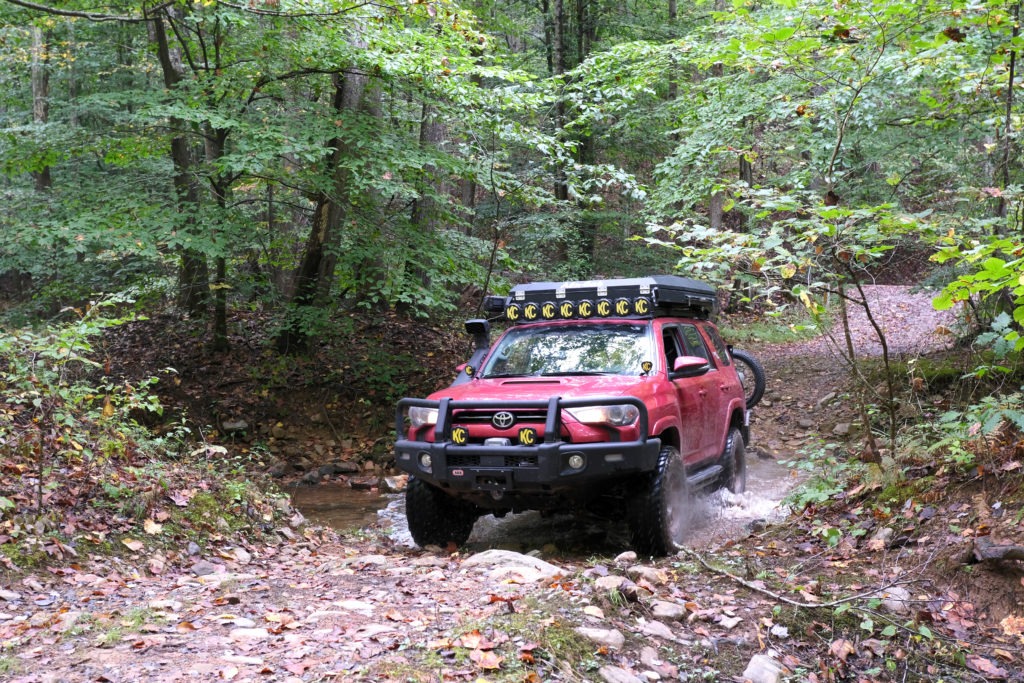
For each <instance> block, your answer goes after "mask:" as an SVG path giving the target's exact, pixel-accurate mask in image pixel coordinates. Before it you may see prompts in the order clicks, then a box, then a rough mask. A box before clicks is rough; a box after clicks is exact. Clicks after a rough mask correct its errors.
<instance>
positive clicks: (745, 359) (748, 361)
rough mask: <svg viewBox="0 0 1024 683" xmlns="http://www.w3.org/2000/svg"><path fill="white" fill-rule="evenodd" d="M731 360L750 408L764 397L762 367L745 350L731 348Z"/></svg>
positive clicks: (764, 383) (765, 380) (764, 380)
mask: <svg viewBox="0 0 1024 683" xmlns="http://www.w3.org/2000/svg"><path fill="white" fill-rule="evenodd" d="M732 360H733V362H734V363H735V365H736V373H737V374H738V375H739V376H740V382H742V383H743V395H744V397H746V401H747V409H748V410H749V409H751V408H753V407H754V406H756V405H757V404H758V403H760V402H761V399H762V398H763V397H764V389H765V385H766V383H767V381H768V380H767V377H766V376H765V374H764V367H762V366H761V363H760V361H758V360H757V359H756V358H754V357H753V356H752V355H750V354H749V353H747V352H746V351H739V350H737V349H733V350H732Z"/></svg>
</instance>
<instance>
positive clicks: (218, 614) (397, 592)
mask: <svg viewBox="0 0 1024 683" xmlns="http://www.w3.org/2000/svg"><path fill="white" fill-rule="evenodd" d="M868 293H869V297H871V299H872V301H873V302H875V305H874V306H873V310H874V311H875V313H876V314H877V316H878V318H879V320H880V321H881V324H882V325H883V327H884V328H885V329H886V331H887V334H888V337H889V341H890V349H891V350H893V351H894V352H898V353H922V352H925V351H928V350H931V349H934V348H939V347H941V346H942V345H943V344H944V343H945V342H946V337H944V336H941V335H938V336H936V335H935V333H934V332H935V330H936V328H939V327H941V326H946V327H948V326H949V325H950V324H951V318H950V316H948V315H945V314H936V313H935V312H934V311H933V310H932V309H931V306H930V303H928V301H927V297H926V296H925V295H917V294H910V293H908V291H907V289H906V288H892V287H872V288H870V289H869V290H868ZM869 327H870V326H869V325H868V323H867V321H866V319H864V318H863V316H861V317H859V318H854V329H855V333H854V337H855V339H856V344H857V347H858V349H859V350H860V351H861V352H862V353H872V352H875V351H877V348H878V347H877V341H873V340H872V335H871V333H870V329H869ZM749 350H751V351H753V352H754V353H756V354H757V355H758V356H759V357H760V358H761V359H762V360H763V362H764V365H765V367H766V370H767V373H768V377H769V393H768V394H767V396H766V398H765V400H764V402H763V403H762V405H761V406H759V407H758V408H757V410H756V411H755V420H754V424H753V432H754V439H755V440H756V446H755V450H756V452H757V453H758V454H759V455H761V456H762V458H763V459H764V460H765V461H769V462H773V459H777V458H783V457H792V456H793V454H794V453H795V452H796V451H797V450H798V449H799V448H800V447H801V446H802V445H803V444H806V443H807V442H809V441H810V440H811V439H813V438H814V437H815V434H816V433H817V431H818V430H820V429H831V428H833V427H832V424H833V422H834V421H835V420H836V419H837V413H836V411H835V409H834V408H832V407H830V406H829V405H828V404H827V403H825V402H823V399H824V398H826V397H827V396H828V394H830V393H832V392H835V391H837V387H839V386H840V384H841V382H842V380H843V378H844V372H843V370H842V369H841V367H840V364H839V363H837V362H836V360H835V359H834V357H833V356H832V354H831V353H829V352H828V342H826V341H821V340H818V341H814V342H806V343H802V344H794V345H789V346H786V347H768V346H764V347H756V346H755V347H751V348H750V349H749ZM797 522H798V521H797ZM797 522H794V528H796V527H797V526H798V524H797ZM794 533H798V532H794ZM580 534H581V535H580V536H579V537H578V540H579V541H586V540H587V538H586V536H585V534H586V532H585V531H581V532H580ZM803 538H804V540H803V541H801V542H797V540H789V541H780V542H776V541H774V540H771V539H770V538H762V537H759V536H757V535H752V534H751V531H750V529H749V528H748V527H746V526H737V528H735V529H733V530H731V531H730V532H729V534H728V535H727V537H725V538H719V537H715V538H710V539H706V540H705V541H703V542H702V543H701V546H700V548H701V549H700V552H702V553H704V552H708V551H712V552H716V553H720V557H721V558H722V561H723V562H727V563H730V564H729V565H728V566H730V567H731V568H732V569H733V571H735V572H737V573H739V574H742V575H744V576H746V577H747V579H750V580H752V581H753V580H754V579H755V577H759V576H763V575H764V572H768V574H770V575H771V576H772V577H773V578H776V579H778V580H780V581H781V580H786V581H789V580H790V579H792V580H793V581H797V580H798V583H793V584H792V586H791V587H790V588H789V589H788V590H791V591H793V592H792V595H794V596H795V597H796V598H797V599H798V600H800V601H808V602H812V601H814V600H816V599H817V598H816V597H815V595H814V593H815V591H821V590H822V589H823V586H822V585H820V581H819V579H813V580H812V578H811V577H809V576H807V573H809V572H810V571H812V568H814V567H818V569H815V570H814V571H820V572H821V574H820V576H821V580H822V581H823V580H824V577H827V576H830V575H832V574H835V572H836V571H847V570H846V569H835V567H846V566H848V565H849V563H850V557H851V556H850V554H849V553H852V552H853V551H852V550H850V549H849V548H847V549H844V548H841V547H840V548H837V549H832V550H830V549H828V548H826V547H824V546H823V545H821V543H820V542H821V539H818V538H815V537H812V536H811V535H807V536H805V537H803ZM537 540H538V538H536V537H531V538H529V539H528V541H529V544H533V548H532V549H533V550H535V551H539V550H541V547H540V546H539V545H536V542H537ZM599 540H600V541H601V542H605V541H607V537H601V538H600V539H599ZM745 542H746V543H747V545H750V548H749V549H747V550H744V545H743V544H744V543H745ZM471 545H472V542H471ZM485 545H487V544H485V543H480V542H477V544H476V545H473V546H472V547H471V548H470V550H471V551H472V552H474V553H475V552H478V551H482V550H484V549H485ZM581 548H582V549H577V550H573V551H571V552H568V553H567V552H565V551H564V550H562V551H560V552H558V553H556V554H553V555H552V554H549V553H544V552H541V553H540V554H542V555H544V556H545V558H546V559H548V560H550V561H551V562H552V563H553V565H554V566H555V568H556V570H557V573H556V574H554V575H543V574H542V573H540V572H541V570H540V569H537V568H535V567H534V568H530V567H527V568H523V567H521V566H519V567H518V568H516V567H517V566H516V565H514V564H513V565H510V564H509V561H508V560H497V561H494V562H490V563H485V564H484V565H483V566H470V565H471V563H470V562H468V561H467V559H468V558H467V556H466V555H463V554H459V553H448V552H440V551H438V550H434V551H433V552H430V551H424V550H420V549H413V548H409V547H405V546H403V545H400V544H397V545H396V544H395V543H394V542H393V541H392V540H390V539H389V538H388V537H387V536H386V535H381V534H378V533H375V532H374V531H373V530H368V531H365V532H360V533H358V534H354V535H347V536H343V537H340V538H339V537H338V536H336V535H335V534H334V533H333V532H330V531H327V530H309V529H307V530H305V531H303V530H301V529H295V530H293V529H279V530H276V531H275V532H274V534H273V535H272V536H271V537H270V538H268V540H267V541H266V542H262V543H254V544H250V545H246V546H244V547H225V546H223V545H221V546H217V545H216V544H214V545H211V546H210V547H209V548H208V549H207V550H206V551H205V552H203V553H201V554H197V555H194V556H188V555H187V554H186V553H185V552H184V551H183V552H182V555H181V558H180V562H179V563H178V564H176V565H172V566H169V567H167V568H166V570H164V571H163V572H162V573H160V574H153V573H152V571H151V567H152V565H151V564H149V563H148V559H149V553H148V551H147V550H145V549H142V550H139V551H138V552H137V554H136V556H134V557H130V558H127V559H123V560H122V559H112V558H109V557H82V558H80V560H79V562H78V563H76V564H74V565H71V566H68V567H66V568H63V569H52V570H47V571H40V572H36V573H34V574H30V575H28V576H24V577H19V578H18V579H17V581H15V582H12V583H10V584H9V585H3V586H0V678H4V679H7V680H11V681H13V682H16V683H42V682H47V683H49V682H54V683H56V682H58V681H60V682H64V681H68V682H78V681H81V682H83V683H84V682H86V681H88V682H97V681H109V682H118V681H133V680H146V681H161V682H162V681H208V680H234V681H268V682H269V681H287V682H289V683H298V682H299V681H385V680H395V681H398V680H416V681H442V680H444V681H452V680H454V681H473V680H486V681H510V682H511V681H516V682H517V683H518V682H521V681H541V680H551V681H629V682H631V683H635V682H636V681H640V680H656V679H657V678H659V677H660V678H661V679H662V680H665V679H670V680H671V679H675V680H678V679H680V677H681V676H684V675H685V676H696V677H698V678H699V679H701V680H742V676H743V673H744V670H745V668H746V667H747V665H748V662H750V661H751V658H752V657H753V656H755V655H758V654H763V655H771V656H772V658H773V661H776V662H779V663H780V665H781V666H785V667H786V668H787V670H788V671H790V672H800V671H802V672H804V677H803V678H802V680H819V679H817V678H812V677H811V674H814V672H816V671H821V670H823V669H824V668H829V667H832V668H831V670H832V671H833V672H839V673H840V674H841V675H840V676H839V677H837V678H835V679H833V680H846V678H845V673H844V672H846V673H849V674H850V675H851V676H853V674H854V669H853V667H854V666H855V665H856V666H859V667H860V670H861V671H882V670H881V669H875V668H873V667H874V666H875V663H876V662H880V661H882V660H881V659H876V658H875V656H874V655H873V654H872V652H874V651H877V652H879V653H880V654H879V656H880V657H881V656H882V655H881V653H884V652H887V650H886V648H887V647H888V646H887V645H886V644H885V643H883V642H882V641H881V640H874V641H873V643H874V644H870V643H869V644H868V645H862V644H860V643H859V642H858V643H854V642H852V641H851V642H846V641H841V640H834V641H830V639H829V638H828V637H824V638H822V637H820V635H814V636H810V637H808V639H807V640H805V639H804V638H805V634H804V632H803V631H801V630H800V629H801V626H800V624H799V622H797V621H794V622H793V623H786V624H783V622H782V621H781V619H782V616H781V613H780V612H778V611H773V607H776V606H777V605H778V604H779V603H778V602H777V601H775V600H771V599H766V597H765V594H763V593H759V592H757V591H756V590H755V591H748V590H744V589H741V588H740V584H738V583H737V582H736V581H734V580H730V579H726V578H724V577H722V576H720V575H717V574H714V573H708V572H705V571H703V570H702V569H701V567H700V566H699V565H698V564H697V563H695V562H694V561H692V560H691V559H689V558H688V557H687V556H683V557H680V558H668V559H665V560H661V561H658V562H646V563H645V562H642V561H638V560H637V559H636V558H631V557H630V556H629V555H625V556H622V557H619V558H616V559H613V554H612V553H611V549H610V548H609V547H602V548H601V552H609V554H608V555H595V553H594V550H593V546H591V547H590V549H586V547H585V544H584V546H581ZM522 549H523V550H526V549H527V548H525V547H524V548H522ZM847 551H849V552H847ZM844 552H847V555H846V556H844V555H843V553H844ZM893 552H899V551H898V550H897V551H893ZM879 558H880V561H879V562H878V563H876V564H875V565H873V567H872V568H871V569H870V571H869V572H866V573H865V574H864V576H863V581H862V583H863V584H867V585H872V582H878V581H882V580H883V579H884V578H885V577H884V576H882V575H881V574H880V571H883V570H885V568H886V567H887V566H888V565H891V564H892V563H893V562H896V561H898V560H896V559H894V558H893V557H890V556H889V555H888V554H887V553H883V554H880V555H879ZM834 563H838V564H834ZM772 566H774V567H775V569H774V571H772V570H771V567H772ZM791 567H797V569H796V570H791ZM830 567H831V569H830ZM801 572H804V574H803V575H801ZM871 572H874V574H873V575H869V574H871ZM787 577H789V578H787ZM757 583H759V584H760V585H762V586H764V581H762V580H760V579H757V581H753V582H752V583H751V585H752V586H754V585H755V584H757ZM786 585H787V586H789V584H786ZM755 588H756V586H755ZM796 591H799V592H796ZM929 604H930V603H929ZM956 604H957V605H959V603H956ZM920 609H922V610H925V611H928V610H932V607H925V606H922V607H921V608H920ZM934 609H935V612H934V613H935V614H939V612H938V611H937V610H938V609H939V608H938V607H936V608H934ZM942 609H943V610H946V611H943V612H942V615H943V618H944V619H946V620H947V622H948V620H949V617H948V614H951V612H948V609H947V608H946V607H943V608H942ZM957 609H959V607H957ZM922 613H923V612H922ZM929 613H931V612H929ZM825 616H826V617H827V613H826V615H825ZM970 616H971V615H970V614H966V613H965V615H964V616H963V623H965V624H966V623H970V622H969V619H968V618H969V617H970ZM794 619H796V617H794ZM934 619H935V620H936V621H937V620H938V617H934ZM826 621H827V618H826ZM929 623H931V622H929ZM578 626H579V627H586V628H589V629H590V631H588V632H587V635H586V636H585V637H584V636H581V635H580V633H579V632H576V631H574V630H573V629H575V628H576V627H578ZM932 626H933V628H934V629H936V630H937V629H939V627H940V625H939V624H938V623H933V624H932ZM823 627H824V624H822V623H818V622H814V623H813V624H812V623H811V622H810V621H808V622H807V623H806V624H804V626H803V628H806V629H810V630H808V631H807V632H808V633H814V634H820V632H821V630H822V628H823ZM963 628H968V627H967V626H964V627H963ZM556 634H557V640H558V642H559V643H562V644H563V645H564V643H568V642H570V641H572V642H575V643H576V644H575V646H574V647H575V648H576V649H575V650H574V651H570V650H568V649H565V647H563V645H556V644H554V643H555V640H556ZM574 634H575V635H574ZM616 634H617V635H616ZM868 635H870V634H868ZM963 635H964V637H965V638H966V637H968V636H970V635H971V634H968V633H966V632H965V633H964V634H963ZM974 635H977V634H974ZM573 639H575V640H573ZM581 639H582V641H581ZM602 639H603V640H602ZM580 642H582V643H583V644H582V645H581V644H580ZM839 642H842V643H845V644H843V645H842V648H841V649H839V650H836V643H839ZM885 642H886V643H887V642H888V641H885ZM907 642H908V643H909V642H910V639H909V638H908V639H907ZM588 643H589V645H588ZM872 648H873V649H872ZM573 652H575V654H573ZM858 657H859V658H860V659H858ZM893 657H894V659H893V660H892V661H894V662H897V666H898V667H903V668H900V669H898V670H897V671H896V673H895V674H894V676H895V677H891V679H892V680H896V679H898V676H902V677H903V678H902V679H903V680H907V679H908V676H907V671H908V669H909V667H910V665H909V664H906V653H905V651H903V654H902V655H899V654H894V655H893ZM901 657H902V659H901ZM985 661H986V663H991V664H992V666H993V667H995V668H997V669H998V667H997V666H996V665H995V664H994V662H992V661H990V660H985ZM900 662H903V663H900ZM914 666H917V665H916V664H914ZM912 674H913V675H910V676H909V679H910V680H920V679H921V678H922V677H923V678H930V677H932V675H931V674H929V673H927V672H924V671H922V670H915V671H914V672H912ZM815 675H816V674H815ZM866 675H868V676H870V677H872V679H873V680H883V679H886V676H887V675H888V674H884V673H875V674H870V673H869V674H866ZM640 676H644V677H645V678H644V679H641V678H640ZM854 678H855V677H854Z"/></svg>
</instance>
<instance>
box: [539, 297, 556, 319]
mask: <svg viewBox="0 0 1024 683" xmlns="http://www.w3.org/2000/svg"><path fill="white" fill-rule="evenodd" d="M557 313H558V307H557V306H555V303H554V302H553V301H546V302H544V303H543V304H541V306H540V317H542V318H544V319H545V320H551V319H552V318H554V317H555V314H557Z"/></svg>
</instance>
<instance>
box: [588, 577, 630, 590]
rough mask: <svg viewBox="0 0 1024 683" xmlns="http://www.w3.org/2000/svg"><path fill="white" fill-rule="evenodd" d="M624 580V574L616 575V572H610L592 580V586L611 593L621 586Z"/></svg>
mask: <svg viewBox="0 0 1024 683" xmlns="http://www.w3.org/2000/svg"><path fill="white" fill-rule="evenodd" d="M625 582H626V577H625V576H618V575H617V574H612V575H610V576H602V577H599V578H598V579H597V580H596V581H594V588H596V589H598V590H601V591H605V592H606V593H611V592H613V591H617V590H619V589H620V588H622V584H623V583H625Z"/></svg>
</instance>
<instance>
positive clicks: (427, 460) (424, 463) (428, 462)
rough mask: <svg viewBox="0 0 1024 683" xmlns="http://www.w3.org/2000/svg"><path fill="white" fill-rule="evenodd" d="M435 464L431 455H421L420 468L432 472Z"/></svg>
mask: <svg viewBox="0 0 1024 683" xmlns="http://www.w3.org/2000/svg"><path fill="white" fill-rule="evenodd" d="M433 464H434V461H433V459H432V458H431V457H430V453H420V468H422V469H423V470H424V471H426V472H430V471H431V467H432V466H433Z"/></svg>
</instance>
